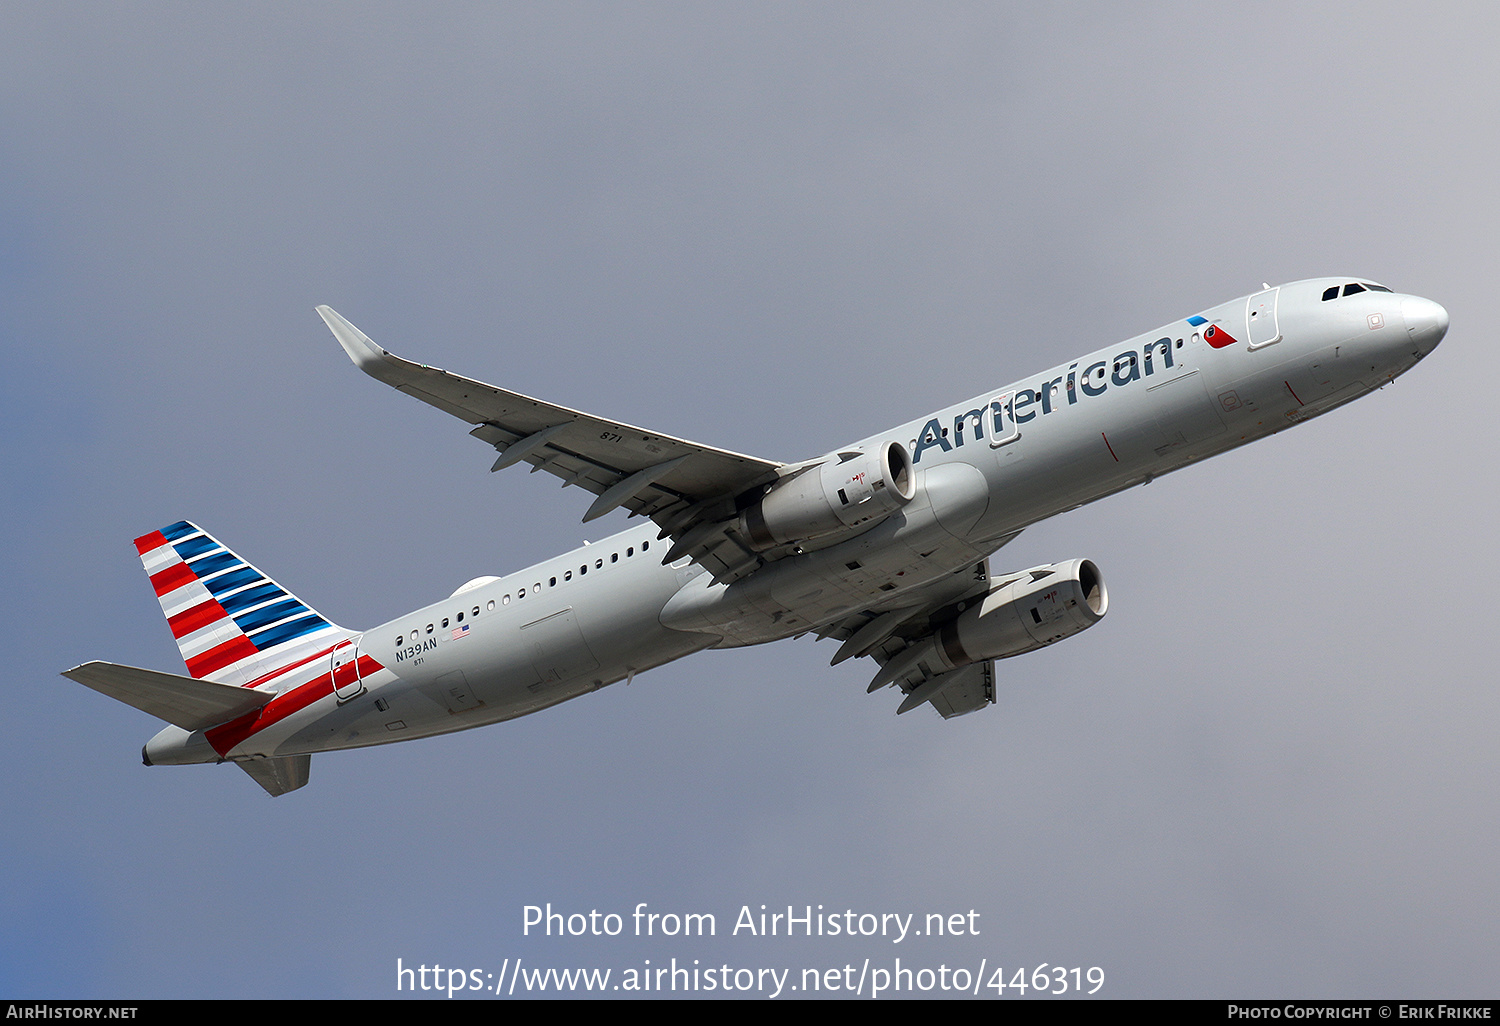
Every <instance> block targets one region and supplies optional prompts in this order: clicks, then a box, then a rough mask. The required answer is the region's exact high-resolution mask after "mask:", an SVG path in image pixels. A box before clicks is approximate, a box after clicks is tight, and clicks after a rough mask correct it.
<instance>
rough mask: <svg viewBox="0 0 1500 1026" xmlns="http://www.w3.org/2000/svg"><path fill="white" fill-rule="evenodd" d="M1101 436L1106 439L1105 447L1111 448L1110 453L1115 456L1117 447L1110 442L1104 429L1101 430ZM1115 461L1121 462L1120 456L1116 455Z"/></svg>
mask: <svg viewBox="0 0 1500 1026" xmlns="http://www.w3.org/2000/svg"><path fill="white" fill-rule="evenodd" d="M1099 437H1100V438H1102V439H1104V447H1105V448H1106V449H1108V450H1109V454H1110V455H1111V456H1115V447H1114V446H1112V445H1110V444H1109V436H1108V435H1106V434H1105V433H1104V432H1103V431H1101V432H1099ZM1115 462H1116V463H1119V462H1120V457H1118V456H1115Z"/></svg>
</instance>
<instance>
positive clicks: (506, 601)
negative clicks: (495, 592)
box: [490, 595, 510, 606]
mask: <svg viewBox="0 0 1500 1026" xmlns="http://www.w3.org/2000/svg"><path fill="white" fill-rule="evenodd" d="M500 601H501V602H504V603H505V604H506V605H507V606H508V605H510V596H509V595H507V596H505V597H504V598H503V599H501V600H500ZM490 605H492V606H493V605H494V603H493V602H491V603H490Z"/></svg>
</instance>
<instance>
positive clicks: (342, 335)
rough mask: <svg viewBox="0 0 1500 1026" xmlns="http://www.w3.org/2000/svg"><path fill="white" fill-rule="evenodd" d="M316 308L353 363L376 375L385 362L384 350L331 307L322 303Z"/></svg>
mask: <svg viewBox="0 0 1500 1026" xmlns="http://www.w3.org/2000/svg"><path fill="white" fill-rule="evenodd" d="M317 310H318V316H319V317H321V318H323V323H324V324H326V325H328V330H329V331H331V332H333V337H334V338H336V339H338V340H339V345H341V346H343V347H344V352H345V353H347V354H348V355H349V359H351V360H353V361H354V365H355V366H356V367H358V368H359V369H360V370H362V371H364V372H365V373H366V374H371V375H375V376H377V377H378V376H379V375H377V374H376V371H377V369H378V368H380V367H382V366H383V365H384V364H385V357H386V351H385V350H384V349H382V348H380V347H379V346H377V345H376V344H375V343H374V342H372V341H371V340H370V336H368V335H366V334H365V333H364V332H362V331H360V330H359V329H358V328H356V327H355V326H354V325H352V324H350V323H349V322H348V321H347V320H345V319H344V317H343V315H341V314H340V313H339V312H338V311H337V310H335V309H334V308H333V307H331V306H328V305H326V304H324V305H321V306H319V307H318V308H317Z"/></svg>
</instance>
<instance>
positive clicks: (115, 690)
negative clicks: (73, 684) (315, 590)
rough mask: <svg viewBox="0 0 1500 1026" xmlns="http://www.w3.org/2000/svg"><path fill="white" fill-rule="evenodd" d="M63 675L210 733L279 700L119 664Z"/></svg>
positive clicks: (89, 665)
mask: <svg viewBox="0 0 1500 1026" xmlns="http://www.w3.org/2000/svg"><path fill="white" fill-rule="evenodd" d="M63 676H64V677H67V678H68V679H70V680H76V681H77V682H78V683H80V684H82V685H83V686H84V687H89V688H93V689H94V690H95V691H98V692H100V693H101V694H105V695H108V696H109V697H110V698H113V699H117V700H118V701H121V702H124V703H125V704H126V705H133V706H135V707H136V708H137V709H139V710H141V711H142V712H148V713H150V714H151V715H152V716H155V717H157V718H158V719H163V720H166V721H167V722H168V723H171V724H174V725H175V726H178V727H181V728H182V729H183V730H207V729H208V728H209V727H213V726H217V725H218V724H220V723H226V722H228V721H229V720H232V719H235V718H237V717H240V716H243V715H245V714H246V713H248V712H254V711H255V710H256V709H259V708H260V707H261V706H263V705H265V704H266V703H267V702H269V701H270V700H271V699H272V698H274V697H275V696H274V695H272V694H270V693H269V692H265V691H251V690H249V689H248V688H240V687H235V686H233V685H231V684H215V683H214V682H213V681H210V680H195V679H194V678H192V677H180V676H178V675H177V674H175V673H161V672H159V671H157V670H143V669H140V668H139V667H136V666H122V665H120V664H119V663H102V662H92V663H84V664H83V665H82V666H75V667H73V668H72V669H71V670H64V671H63ZM252 775H253V774H252Z"/></svg>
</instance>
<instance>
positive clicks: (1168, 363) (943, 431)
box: [911, 338, 1173, 463]
mask: <svg viewBox="0 0 1500 1026" xmlns="http://www.w3.org/2000/svg"><path fill="white" fill-rule="evenodd" d="M1079 362H1081V361H1079ZM1172 366H1173V363H1172V340H1171V339H1170V338H1159V339H1157V340H1156V341H1155V342H1151V343H1149V344H1148V345H1146V346H1145V347H1143V348H1142V349H1141V350H1139V351H1137V350H1135V349H1127V350H1126V351H1125V352H1123V353H1120V354H1119V355H1117V356H1116V357H1115V358H1114V360H1113V361H1110V360H1099V361H1096V362H1095V363H1091V364H1089V365H1088V366H1087V367H1085V368H1084V369H1083V371H1082V373H1079V370H1078V363H1077V362H1075V363H1074V364H1073V365H1072V366H1070V367H1069V368H1068V372H1067V374H1064V375H1060V376H1058V377H1055V378H1053V379H1052V380H1051V381H1045V382H1041V383H1039V384H1038V385H1037V387H1035V388H1018V389H1016V390H1015V392H1013V393H1010V392H1007V393H1006V394H1004V395H1002V396H1000V397H998V398H997V399H995V400H993V401H992V402H990V404H989V405H988V406H981V407H977V408H975V409H972V410H969V411H967V412H966V413H960V414H959V415H958V416H956V417H954V418H953V440H952V441H949V438H948V430H947V428H945V427H944V426H943V423H942V420H941V418H938V417H934V418H932V419H931V420H929V421H928V422H927V423H926V424H925V425H923V427H922V433H921V435H920V436H918V438H917V441H916V446H915V448H914V449H913V450H912V454H911V460H912V462H913V463H920V462H921V461H922V453H923V452H925V451H926V450H928V449H941V450H942V451H943V452H950V451H952V450H953V449H954V448H955V447H961V446H963V445H964V441H965V439H964V430H965V429H966V428H971V429H972V431H973V435H972V438H971V441H975V442H977V441H979V440H980V439H982V438H984V429H985V423H986V421H988V422H989V425H990V437H991V442H990V444H991V445H996V446H998V445H1003V444H1004V443H1005V442H1006V441H1007V440H1008V438H1007V436H1010V437H1015V434H1016V432H1017V430H1018V425H1021V424H1025V423H1027V422H1029V421H1031V420H1033V419H1035V417H1036V416H1037V413H1038V409H1037V407H1040V413H1041V414H1042V416H1046V415H1047V414H1049V413H1051V412H1053V411H1054V410H1057V409H1060V408H1061V407H1062V405H1063V402H1062V401H1061V399H1060V397H1061V396H1063V395H1066V396H1067V399H1066V404H1067V405H1068V406H1075V405H1077V403H1078V401H1079V395H1080V393H1082V394H1083V395H1086V396H1100V395H1103V394H1104V393H1105V391H1106V390H1107V389H1108V388H1109V386H1110V384H1111V383H1113V384H1114V385H1116V386H1119V387H1123V386H1125V385H1128V384H1130V383H1131V382H1132V381H1139V380H1141V378H1142V377H1149V376H1150V375H1152V374H1155V373H1157V372H1158V371H1160V370H1165V369H1167V368H1169V367H1172Z"/></svg>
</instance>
